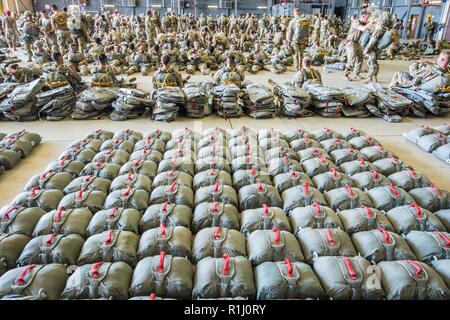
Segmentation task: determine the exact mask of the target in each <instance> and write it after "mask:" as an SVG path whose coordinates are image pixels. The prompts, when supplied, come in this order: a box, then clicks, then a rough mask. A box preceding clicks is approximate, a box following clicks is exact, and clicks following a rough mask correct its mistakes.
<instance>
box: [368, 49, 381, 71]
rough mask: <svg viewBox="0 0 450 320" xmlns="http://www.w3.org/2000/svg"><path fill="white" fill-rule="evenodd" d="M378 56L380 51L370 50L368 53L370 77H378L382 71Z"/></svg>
mask: <svg viewBox="0 0 450 320" xmlns="http://www.w3.org/2000/svg"><path fill="white" fill-rule="evenodd" d="M378 56H379V51H378V50H370V51H369V52H368V53H367V56H366V59H367V66H368V67H369V69H368V71H367V72H368V75H367V76H368V77H376V76H377V75H378V72H379V71H380V65H379V64H378Z"/></svg>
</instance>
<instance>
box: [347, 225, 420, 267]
mask: <svg viewBox="0 0 450 320" xmlns="http://www.w3.org/2000/svg"><path fill="white" fill-rule="evenodd" d="M352 241H353V244H354V245H355V248H356V250H357V251H358V253H359V254H360V255H361V256H362V257H364V258H366V259H367V260H369V261H370V262H372V263H373V264H376V263H378V262H380V261H394V260H405V259H411V260H416V259H417V258H416V255H415V254H414V252H413V251H412V250H411V248H410V247H409V246H408V243H407V242H406V241H405V239H403V238H402V237H401V236H399V235H398V234H396V233H394V232H390V231H387V230H385V229H383V228H379V229H374V230H370V231H361V232H357V233H355V234H353V236H352Z"/></svg>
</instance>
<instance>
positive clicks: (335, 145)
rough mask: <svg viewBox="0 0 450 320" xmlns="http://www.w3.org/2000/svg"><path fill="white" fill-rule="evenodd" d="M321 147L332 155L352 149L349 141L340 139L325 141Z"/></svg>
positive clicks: (321, 143)
mask: <svg viewBox="0 0 450 320" xmlns="http://www.w3.org/2000/svg"><path fill="white" fill-rule="evenodd" d="M320 145H321V146H322V149H324V150H325V151H326V152H328V153H330V154H331V152H333V151H335V150H339V149H346V148H351V146H350V144H349V143H348V142H347V141H345V140H344V139H339V138H335V139H327V140H323V141H322V142H320Z"/></svg>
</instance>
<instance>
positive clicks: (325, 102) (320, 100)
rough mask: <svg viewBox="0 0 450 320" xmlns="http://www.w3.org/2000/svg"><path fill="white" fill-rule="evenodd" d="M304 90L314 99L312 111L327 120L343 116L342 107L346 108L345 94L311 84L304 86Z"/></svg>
mask: <svg viewBox="0 0 450 320" xmlns="http://www.w3.org/2000/svg"><path fill="white" fill-rule="evenodd" d="M303 89H304V90H306V91H307V92H308V93H309V94H310V95H311V97H312V108H311V110H313V111H314V112H316V113H318V114H320V115H321V116H323V117H327V118H338V117H340V116H341V111H342V107H343V106H344V98H345V93H344V92H342V91H341V90H339V89H336V88H331V87H326V86H323V85H320V84H317V83H309V82H305V83H304V84H303Z"/></svg>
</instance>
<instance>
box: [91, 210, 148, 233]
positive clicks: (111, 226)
mask: <svg viewBox="0 0 450 320" xmlns="http://www.w3.org/2000/svg"><path fill="white" fill-rule="evenodd" d="M140 220H141V213H140V212H139V211H138V210H136V209H125V208H112V209H109V210H100V211H98V212H97V213H96V214H95V215H94V216H93V217H92V220H91V221H90V222H89V225H88V226H87V229H86V230H87V236H88V237H90V236H93V235H95V234H98V233H102V232H104V231H108V230H121V231H130V232H133V233H135V234H139V221H140Z"/></svg>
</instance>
